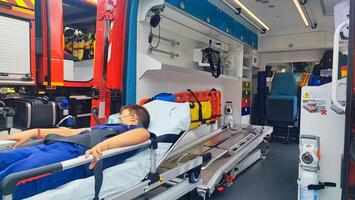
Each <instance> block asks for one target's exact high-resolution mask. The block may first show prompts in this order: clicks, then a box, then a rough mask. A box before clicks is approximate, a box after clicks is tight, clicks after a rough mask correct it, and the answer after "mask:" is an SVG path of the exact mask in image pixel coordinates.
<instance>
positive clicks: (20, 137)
mask: <svg viewBox="0 0 355 200" xmlns="http://www.w3.org/2000/svg"><path fill="white" fill-rule="evenodd" d="M32 137H33V133H32V132H27V133H17V134H14V135H11V136H9V137H6V138H5V140H13V141H16V144H14V146H13V148H14V149H16V148H17V147H19V146H21V145H23V144H25V143H26V142H27V141H28V140H30V139H31V138H32Z"/></svg>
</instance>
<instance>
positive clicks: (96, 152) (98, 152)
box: [85, 143, 107, 169]
mask: <svg viewBox="0 0 355 200" xmlns="http://www.w3.org/2000/svg"><path fill="white" fill-rule="evenodd" d="M106 150H107V148H106V147H105V145H104V144H103V143H99V144H97V145H96V146H94V147H93V148H91V149H89V150H87V151H86V152H85V158H87V157H89V156H90V155H92V156H93V157H94V160H93V161H91V163H90V165H89V169H93V168H94V167H95V165H96V163H97V162H99V161H100V159H101V156H102V152H103V151H106Z"/></svg>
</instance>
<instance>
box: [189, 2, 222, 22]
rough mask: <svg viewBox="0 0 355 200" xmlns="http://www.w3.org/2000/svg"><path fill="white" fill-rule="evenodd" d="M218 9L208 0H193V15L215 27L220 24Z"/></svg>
mask: <svg viewBox="0 0 355 200" xmlns="http://www.w3.org/2000/svg"><path fill="white" fill-rule="evenodd" d="M220 12H221V11H220V9H219V8H217V7H216V6H214V5H213V4H211V3H210V2H209V1H208V0H198V1H195V17H197V18H198V19H200V20H202V21H204V22H207V23H209V24H211V25H213V26H215V27H218V26H219V24H220V17H221V16H220Z"/></svg>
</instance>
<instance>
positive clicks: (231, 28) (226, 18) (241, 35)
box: [165, 0, 258, 49]
mask: <svg viewBox="0 0 355 200" xmlns="http://www.w3.org/2000/svg"><path fill="white" fill-rule="evenodd" d="M165 1H166V2H167V3H169V4H170V5H172V6H174V7H176V8H178V9H180V10H183V11H184V12H186V13H188V14H190V15H192V16H194V17H196V18H197V19H199V20H201V21H204V22H207V23H209V24H210V25H212V26H214V27H215V28H217V29H219V30H221V31H223V32H225V33H227V34H229V35H230V36H232V37H234V38H235V39H237V40H240V41H242V42H244V43H246V44H248V45H249V46H251V47H253V48H255V49H257V48H258V35H257V33H255V32H253V31H252V30H250V29H248V28H247V27H245V26H244V25H242V24H241V23H239V22H238V21H236V20H235V19H234V18H233V17H231V16H230V15H228V14H227V13H225V12H223V11H222V10H221V9H219V8H218V7H217V6H215V5H213V4H212V3H210V2H209V1H208V0H165Z"/></svg>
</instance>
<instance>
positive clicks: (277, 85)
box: [271, 72, 297, 96]
mask: <svg viewBox="0 0 355 200" xmlns="http://www.w3.org/2000/svg"><path fill="white" fill-rule="evenodd" d="M271 95H272V96H274V95H285V96H297V84H296V80H295V77H294V76H293V73H291V72H286V73H276V74H275V76H274V79H273V80H272V88H271Z"/></svg>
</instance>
